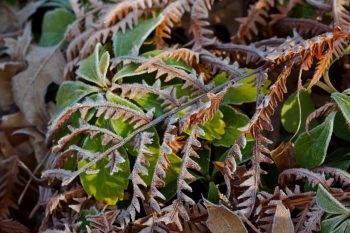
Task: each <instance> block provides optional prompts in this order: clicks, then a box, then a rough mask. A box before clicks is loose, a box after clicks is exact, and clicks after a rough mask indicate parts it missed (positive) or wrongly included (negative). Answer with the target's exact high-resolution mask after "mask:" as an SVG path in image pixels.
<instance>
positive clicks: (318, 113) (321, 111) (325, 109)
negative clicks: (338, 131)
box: [305, 102, 338, 132]
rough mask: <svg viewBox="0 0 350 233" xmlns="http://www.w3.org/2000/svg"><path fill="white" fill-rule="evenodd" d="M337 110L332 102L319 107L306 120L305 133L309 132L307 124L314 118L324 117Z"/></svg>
mask: <svg viewBox="0 0 350 233" xmlns="http://www.w3.org/2000/svg"><path fill="white" fill-rule="evenodd" d="M337 109H338V106H337V104H336V103H334V102H330V103H326V104H325V105H323V106H321V107H319V108H318V109H316V110H315V111H313V112H312V113H310V115H309V116H308V117H307V118H306V123H305V131H306V132H308V131H309V124H310V123H311V121H313V120H314V119H316V118H319V117H323V116H326V115H328V114H330V113H331V112H334V111H337Z"/></svg>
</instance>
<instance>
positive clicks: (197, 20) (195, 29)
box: [190, 0, 216, 51]
mask: <svg viewBox="0 0 350 233" xmlns="http://www.w3.org/2000/svg"><path fill="white" fill-rule="evenodd" d="M213 3H214V0H196V1H195V2H194V3H193V6H192V9H191V26H190V32H191V33H192V35H193V40H192V41H191V43H193V48H192V49H193V50H195V51H199V50H201V49H202V47H204V46H208V45H211V44H214V43H215V41H216V38H215V37H213V35H214V32H213V31H212V30H210V29H208V28H205V27H206V26H208V25H209V22H208V21H207V19H208V17H209V10H211V6H212V5H213ZM209 37H211V38H209Z"/></svg>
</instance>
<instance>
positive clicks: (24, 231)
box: [0, 218, 31, 233]
mask: <svg viewBox="0 0 350 233" xmlns="http://www.w3.org/2000/svg"><path fill="white" fill-rule="evenodd" d="M0 231H1V232H3V233H30V232H31V230H30V229H29V228H28V227H26V226H25V225H23V224H22V223H20V222H17V221H15V220H13V219H8V218H0Z"/></svg>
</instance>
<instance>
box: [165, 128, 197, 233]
mask: <svg viewBox="0 0 350 233" xmlns="http://www.w3.org/2000/svg"><path fill="white" fill-rule="evenodd" d="M198 135H204V131H203V130H202V129H201V128H199V127H198V126H197V125H195V126H194V127H193V128H192V130H191V134H190V135H189V137H188V139H187V141H186V144H185V147H184V148H183V150H182V154H183V156H182V163H181V166H180V173H179V175H178V177H177V186H176V197H177V198H176V200H174V201H173V203H172V204H171V205H169V206H167V207H165V208H163V209H162V215H161V217H160V218H159V220H160V221H162V222H164V223H165V224H170V223H174V224H176V226H177V227H178V229H179V230H180V231H182V230H183V226H182V220H183V221H185V222H187V221H189V220H190V216H189V213H188V212H187V208H186V207H185V205H195V202H194V201H193V200H192V198H190V197H189V196H187V195H186V194H185V193H184V191H188V192H192V188H191V186H190V185H189V184H188V182H191V181H194V180H195V179H196V178H195V177H194V176H193V175H192V174H191V173H190V171H189V170H188V169H193V170H197V171H199V170H200V166H199V165H198V164H197V163H196V162H195V161H194V160H193V159H192V157H196V158H198V157H199V155H198V154H197V153H196V152H195V150H194V148H193V147H194V146H195V147H201V143H200V142H199V141H198V140H197V139H196V137H197V136H198ZM181 219H182V220H181Z"/></svg>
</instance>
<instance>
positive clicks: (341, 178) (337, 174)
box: [312, 167, 350, 188]
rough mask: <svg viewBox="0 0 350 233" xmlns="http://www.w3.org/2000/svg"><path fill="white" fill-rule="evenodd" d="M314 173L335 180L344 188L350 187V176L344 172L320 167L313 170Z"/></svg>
mask: <svg viewBox="0 0 350 233" xmlns="http://www.w3.org/2000/svg"><path fill="white" fill-rule="evenodd" d="M312 171H313V172H316V173H320V174H322V175H323V174H325V175H327V176H329V177H331V178H333V179H334V180H335V181H337V182H339V183H340V185H341V186H342V187H343V188H346V187H348V186H349V185H350V175H349V173H348V172H346V171H344V170H341V169H338V168H333V167H319V168H314V169H312Z"/></svg>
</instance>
